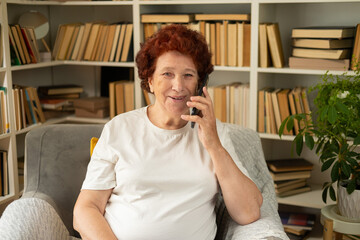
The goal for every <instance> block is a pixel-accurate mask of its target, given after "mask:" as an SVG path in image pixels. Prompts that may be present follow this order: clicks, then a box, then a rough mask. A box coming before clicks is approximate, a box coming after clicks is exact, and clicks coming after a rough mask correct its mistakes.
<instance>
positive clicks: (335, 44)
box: [292, 38, 353, 49]
mask: <svg viewBox="0 0 360 240" xmlns="http://www.w3.org/2000/svg"><path fill="white" fill-rule="evenodd" d="M292 46H294V47H300V48H321V49H338V48H352V46H353V39H352V38H344V39H313V38H293V39H292Z"/></svg>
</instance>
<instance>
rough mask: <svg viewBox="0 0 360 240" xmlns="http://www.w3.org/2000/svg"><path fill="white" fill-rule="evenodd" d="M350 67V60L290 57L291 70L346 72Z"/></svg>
mask: <svg viewBox="0 0 360 240" xmlns="http://www.w3.org/2000/svg"><path fill="white" fill-rule="evenodd" d="M349 67H350V59H321V58H303V57H289V68H294V69H318V70H335V71H336V70H337V71H346V70H348V69H349Z"/></svg>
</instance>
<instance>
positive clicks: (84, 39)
mask: <svg viewBox="0 0 360 240" xmlns="http://www.w3.org/2000/svg"><path fill="white" fill-rule="evenodd" d="M92 25H93V23H90V22H89V23H85V26H84V33H83V34H82V35H83V36H82V38H81V42H80V43H79V50H78V52H77V56H76V59H73V60H76V61H80V60H82V59H83V57H84V53H85V49H86V46H87V43H88V41H89V35H90V31H91V27H92ZM74 57H75V56H74Z"/></svg>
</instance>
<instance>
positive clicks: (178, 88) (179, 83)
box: [172, 75, 184, 92]
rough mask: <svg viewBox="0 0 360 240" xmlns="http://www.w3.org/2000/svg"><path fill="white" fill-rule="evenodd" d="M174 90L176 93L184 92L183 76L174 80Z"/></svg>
mask: <svg viewBox="0 0 360 240" xmlns="http://www.w3.org/2000/svg"><path fill="white" fill-rule="evenodd" d="M172 88H173V90H175V91H178V92H180V91H182V90H183V89H184V79H183V78H182V77H181V76H178V75H177V76H175V77H174V79H173V86H172Z"/></svg>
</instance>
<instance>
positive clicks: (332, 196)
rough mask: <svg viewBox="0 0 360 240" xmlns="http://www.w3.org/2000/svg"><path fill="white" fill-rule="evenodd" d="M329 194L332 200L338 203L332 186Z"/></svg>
mask: <svg viewBox="0 0 360 240" xmlns="http://www.w3.org/2000/svg"><path fill="white" fill-rule="evenodd" d="M329 194H330V198H331V199H332V200H333V201H336V195H335V190H334V188H333V186H330V191H329Z"/></svg>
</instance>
